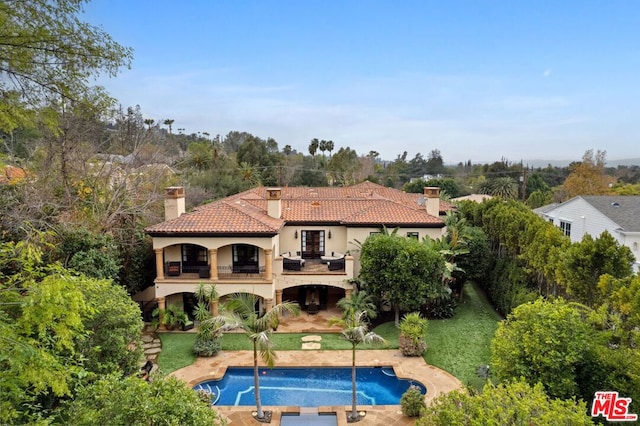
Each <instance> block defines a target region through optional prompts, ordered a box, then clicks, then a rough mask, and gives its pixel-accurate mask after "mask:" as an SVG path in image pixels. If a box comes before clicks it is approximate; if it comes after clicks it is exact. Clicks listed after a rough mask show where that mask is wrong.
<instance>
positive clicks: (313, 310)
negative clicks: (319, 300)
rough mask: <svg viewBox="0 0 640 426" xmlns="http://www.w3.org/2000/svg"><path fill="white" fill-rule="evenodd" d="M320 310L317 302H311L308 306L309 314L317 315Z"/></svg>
mask: <svg viewBox="0 0 640 426" xmlns="http://www.w3.org/2000/svg"><path fill="white" fill-rule="evenodd" d="M318 310H319V307H318V305H317V304H315V303H309V306H307V314H309V315H316V314H317V313H318Z"/></svg>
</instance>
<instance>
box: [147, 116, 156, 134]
mask: <svg viewBox="0 0 640 426" xmlns="http://www.w3.org/2000/svg"><path fill="white" fill-rule="evenodd" d="M155 121H156V120H154V119H153V118H145V119H144V124H146V125H147V126H149V131H151V126H153V123H154V122H155Z"/></svg>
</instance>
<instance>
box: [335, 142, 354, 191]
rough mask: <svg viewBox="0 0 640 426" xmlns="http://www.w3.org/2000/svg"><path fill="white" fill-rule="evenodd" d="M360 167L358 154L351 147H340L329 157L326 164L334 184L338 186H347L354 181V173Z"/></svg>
mask: <svg viewBox="0 0 640 426" xmlns="http://www.w3.org/2000/svg"><path fill="white" fill-rule="evenodd" d="M359 169H360V161H358V154H357V153H356V151H354V150H352V149H351V148H349V147H347V148H340V149H339V150H338V152H336V154H335V155H334V156H333V157H331V160H329V164H328V165H327V171H328V172H329V174H330V176H331V177H332V179H333V181H334V184H335V185H338V186H348V185H352V184H354V183H355V176H356V173H357V172H358V171H359Z"/></svg>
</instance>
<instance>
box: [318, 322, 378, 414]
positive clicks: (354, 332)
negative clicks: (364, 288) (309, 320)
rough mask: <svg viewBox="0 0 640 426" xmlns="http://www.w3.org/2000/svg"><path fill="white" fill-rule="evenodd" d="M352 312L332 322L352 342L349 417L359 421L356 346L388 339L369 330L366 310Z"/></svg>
mask: <svg viewBox="0 0 640 426" xmlns="http://www.w3.org/2000/svg"><path fill="white" fill-rule="evenodd" d="M350 313H351V315H349V316H347V317H346V318H332V319H331V321H330V324H332V325H333V324H335V325H339V326H340V327H342V336H343V337H344V338H345V340H346V341H348V342H349V343H351V413H350V414H349V416H348V417H349V420H350V421H357V420H359V419H360V415H359V414H358V409H357V402H358V401H357V387H356V383H357V381H356V347H358V345H360V344H364V345H370V344H386V341H385V340H384V339H383V338H382V337H380V336H379V335H377V334H376V333H374V332H372V331H369V327H368V325H367V321H366V313H365V312H364V311H360V312H350Z"/></svg>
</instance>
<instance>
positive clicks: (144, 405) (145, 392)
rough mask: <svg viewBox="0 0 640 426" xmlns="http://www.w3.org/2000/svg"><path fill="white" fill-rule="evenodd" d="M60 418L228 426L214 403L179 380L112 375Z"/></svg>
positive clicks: (121, 424)
mask: <svg viewBox="0 0 640 426" xmlns="http://www.w3.org/2000/svg"><path fill="white" fill-rule="evenodd" d="M60 418H61V419H62V420H63V423H65V424H74V425H87V426H89V425H91V426H93V425H113V426H125V425H126V426H129V425H140V426H143V425H144V426H155V425H158V426H160V425H193V426H199V425H201V426H212V425H216V426H219V425H226V424H227V422H226V420H225V419H223V418H222V417H220V416H219V415H218V413H217V412H216V411H215V410H212V409H211V404H210V403H208V402H206V401H203V400H202V399H201V398H200V397H199V396H198V394H197V393H196V392H195V391H194V390H193V389H189V388H188V387H187V386H186V384H185V383H184V382H183V381H181V380H179V379H176V378H175V377H167V378H156V379H154V380H152V381H151V382H146V381H145V380H142V379H140V378H137V377H132V376H130V377H126V378H124V379H123V378H122V377H120V376H118V375H110V376H105V377H103V378H101V379H100V380H98V381H96V382H95V383H92V384H91V385H89V386H85V387H83V388H82V389H80V390H79V392H78V394H77V396H76V398H75V399H74V400H72V401H69V402H68V403H67V404H66V405H65V406H64V407H63V409H62V410H60Z"/></svg>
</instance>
